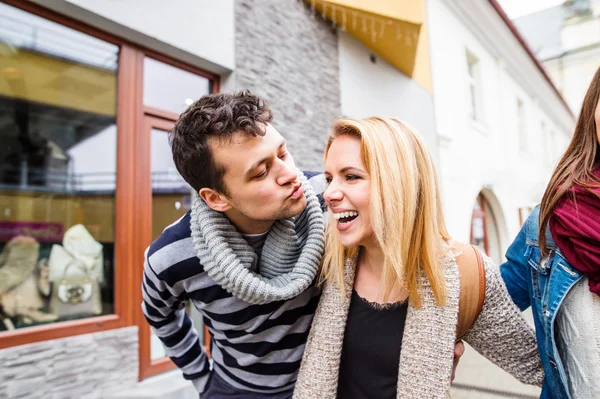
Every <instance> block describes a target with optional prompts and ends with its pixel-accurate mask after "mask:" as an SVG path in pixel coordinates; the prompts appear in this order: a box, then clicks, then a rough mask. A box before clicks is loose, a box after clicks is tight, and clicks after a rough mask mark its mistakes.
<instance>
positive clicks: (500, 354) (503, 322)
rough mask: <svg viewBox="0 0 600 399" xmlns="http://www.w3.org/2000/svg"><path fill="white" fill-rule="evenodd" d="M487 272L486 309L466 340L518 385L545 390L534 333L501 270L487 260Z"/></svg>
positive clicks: (484, 306) (482, 311)
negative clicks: (515, 379)
mask: <svg viewBox="0 0 600 399" xmlns="http://www.w3.org/2000/svg"><path fill="white" fill-rule="evenodd" d="M485 271H486V290H485V301H484V305H483V308H482V310H481V313H480V314H479V317H478V318H477V320H476V321H475V323H474V324H473V326H472V327H471V329H470V330H469V331H468V332H467V334H466V335H465V337H464V340H465V341H466V342H468V343H469V344H470V345H471V346H472V347H473V348H474V349H475V350H476V351H477V352H479V353H481V354H482V355H483V356H485V357H486V358H487V359H489V360H491V361H492V362H493V363H495V364H496V365H498V366H500V367H501V368H502V369H503V370H505V371H507V372H508V373H510V374H511V375H512V376H514V377H515V378H517V379H518V380H519V381H521V382H523V383H525V384H531V385H537V386H542V382H543V379H544V371H543V368H542V363H541V360H540V356H539V352H538V346H537V341H536V338H535V333H534V331H533V329H532V328H531V326H530V325H529V324H528V323H527V322H526V321H525V319H524V318H523V316H522V315H521V312H520V311H519V309H518V308H517V306H515V304H514V303H513V301H512V299H511V297H510V295H509V293H508V291H507V289H506V286H505V285H504V281H503V280H502V277H501V276H500V271H499V269H498V267H497V266H496V265H494V264H493V262H492V261H491V260H490V259H489V258H487V257H485Z"/></svg>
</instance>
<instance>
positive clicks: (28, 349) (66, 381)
mask: <svg viewBox="0 0 600 399" xmlns="http://www.w3.org/2000/svg"><path fill="white" fill-rule="evenodd" d="M137 331H138V329H137V327H128V328H122V329H118V330H111V331H103V332H100V333H94V334H85V335H78V336H74V337H69V338H63V339H55V340H51V341H44V342H38V343H34V344H28V345H22V346H17V347H14V348H8V349H3V350H0V398H2V399H5V398H6V399H8V398H10V399H17V398H19V399H20V398H32V399H33V398H35V399H38V398H44V399H64V398H82V399H83V398H86V399H92V398H101V397H102V396H103V395H104V394H105V393H106V392H110V391H112V390H121V389H126V388H128V387H131V386H132V385H134V384H135V383H136V382H137V377H138V333H137Z"/></svg>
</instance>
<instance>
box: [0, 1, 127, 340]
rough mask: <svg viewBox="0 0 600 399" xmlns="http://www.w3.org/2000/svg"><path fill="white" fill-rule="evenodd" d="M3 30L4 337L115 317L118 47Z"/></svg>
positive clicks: (15, 15)
mask: <svg viewBox="0 0 600 399" xmlns="http://www.w3.org/2000/svg"><path fill="white" fill-rule="evenodd" d="M0 26H1V27H2V28H0V54H2V57H0V71H1V74H0V142H2V146H1V147H0V296H1V309H0V330H19V329H25V328H28V327H34V326H38V325H42V324H48V323H58V322H62V321H68V320H77V319H83V318H89V317H94V316H100V315H108V314H113V313H114V312H115V306H114V304H115V301H114V271H115V261H114V253H115V239H116V237H115V236H116V234H117V233H116V231H117V230H116V229H115V189H116V170H117V169H116V167H117V134H118V133H117V125H116V112H117V107H116V104H117V76H118V59H119V47H118V46H116V45H114V44H111V43H107V42H105V41H102V40H100V39H97V38H95V37H92V36H90V35H87V34H84V33H81V32H78V31H76V30H73V29H70V28H67V27H65V26H62V25H59V24H57V23H54V22H51V21H48V20H46V19H44V18H41V17H38V16H36V15H33V14H31V13H28V12H25V11H22V10H20V9H17V8H14V7H10V6H8V5H5V4H2V3H0Z"/></svg>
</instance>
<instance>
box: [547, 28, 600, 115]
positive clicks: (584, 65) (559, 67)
mask: <svg viewBox="0 0 600 399" xmlns="http://www.w3.org/2000/svg"><path fill="white" fill-rule="evenodd" d="M596 21H597V22H598V20H596ZM544 67H545V68H546V69H547V70H548V72H549V73H550V76H552V80H553V81H554V82H556V84H557V86H558V87H559V88H560V91H561V93H562V95H563V97H564V98H565V101H567V103H568V104H569V107H571V109H572V110H573V112H574V113H575V115H578V114H579V111H580V109H581V104H582V102H583V97H584V96H585V93H586V92H587V89H588V87H589V85H590V82H591V81H592V77H593V76H594V73H596V70H597V69H598V67H600V47H597V46H596V47H593V48H589V49H584V50H581V51H578V52H576V53H571V54H567V55H565V56H563V57H560V58H554V59H551V60H548V61H545V62H544Z"/></svg>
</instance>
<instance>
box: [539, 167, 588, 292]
mask: <svg viewBox="0 0 600 399" xmlns="http://www.w3.org/2000/svg"><path fill="white" fill-rule="evenodd" d="M594 175H595V176H600V168H598V169H596V170H595V172H594ZM594 193H596V195H594ZM597 195H600V188H589V189H588V188H585V187H581V186H573V187H571V188H570V189H569V191H568V192H567V193H566V194H565V196H564V197H563V198H562V199H561V200H560V201H559V202H558V204H557V205H556V207H555V208H554V214H553V215H552V216H551V217H550V232H551V233H552V238H553V239H554V241H555V242H556V245H558V248H560V250H561V252H562V253H563V255H564V256H565V258H566V259H567V261H568V262H569V263H570V264H571V266H573V267H574V268H575V269H577V270H579V272H581V273H583V274H584V275H585V276H587V277H588V279H589V284H590V291H592V292H593V293H595V294H596V295H600V198H599V197H598V196H597ZM573 197H575V199H574V198H573Z"/></svg>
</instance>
